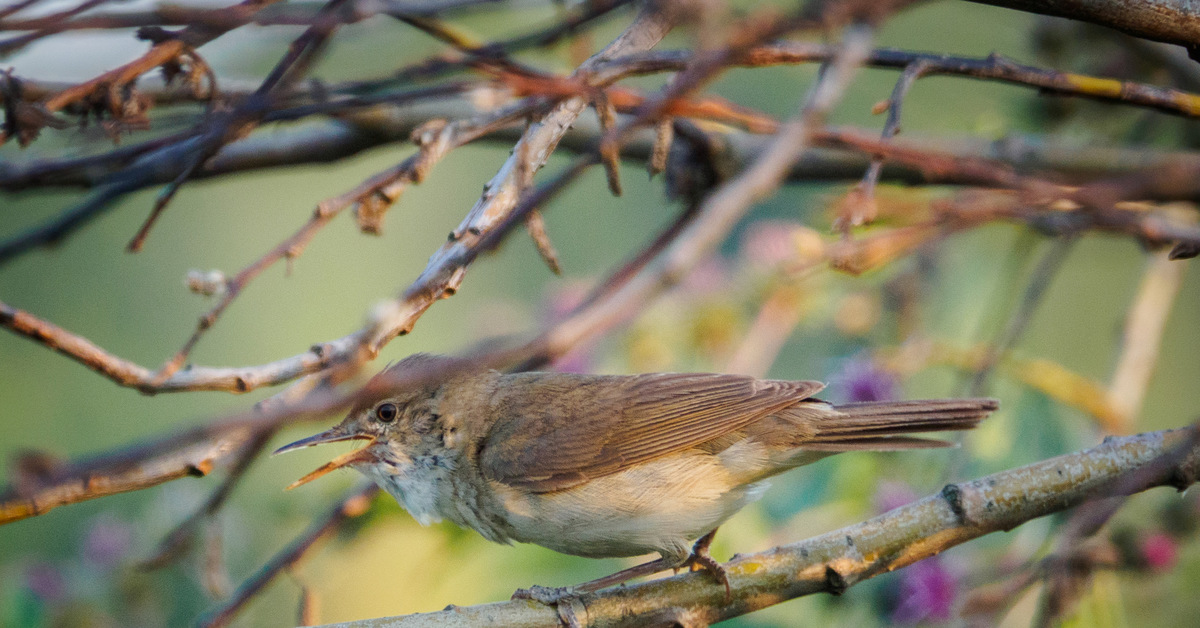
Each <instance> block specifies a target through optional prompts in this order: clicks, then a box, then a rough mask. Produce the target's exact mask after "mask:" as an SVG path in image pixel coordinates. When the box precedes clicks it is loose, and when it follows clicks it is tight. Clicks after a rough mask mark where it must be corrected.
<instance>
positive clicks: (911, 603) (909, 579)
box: [892, 556, 958, 626]
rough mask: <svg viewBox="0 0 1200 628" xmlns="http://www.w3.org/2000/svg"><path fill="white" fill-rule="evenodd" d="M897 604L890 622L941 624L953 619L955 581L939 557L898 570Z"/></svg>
mask: <svg viewBox="0 0 1200 628" xmlns="http://www.w3.org/2000/svg"><path fill="white" fill-rule="evenodd" d="M899 599H900V603H899V604H898V605H897V606H896V609H895V610H893V611H892V622H893V623H896V624H903V625H910V626H911V625H913V624H918V623H921V622H944V621H947V620H949V619H950V618H952V617H953V616H954V603H955V600H957V599H958V579H957V578H955V577H954V575H953V574H952V573H950V570H949V569H947V568H946V566H945V565H944V564H942V562H941V560H940V558H939V557H937V556H934V557H932V558H926V559H925V560H923V561H921V562H919V563H915V564H912V565H909V566H908V567H905V568H904V569H903V570H901V571H900V592H899Z"/></svg>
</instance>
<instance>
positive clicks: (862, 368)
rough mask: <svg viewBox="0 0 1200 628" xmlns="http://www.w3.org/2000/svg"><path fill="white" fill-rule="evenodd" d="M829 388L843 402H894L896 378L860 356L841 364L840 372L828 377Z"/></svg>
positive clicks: (871, 360)
mask: <svg viewBox="0 0 1200 628" xmlns="http://www.w3.org/2000/svg"><path fill="white" fill-rule="evenodd" d="M830 388H832V389H833V390H835V391H836V392H837V397H838V398H840V399H841V400H843V401H845V402H856V401H894V400H895V399H896V397H897V395H896V388H897V385H896V377H895V376H894V375H892V374H891V373H890V372H888V371H885V370H884V369H883V368H881V367H880V366H879V364H878V363H877V362H875V360H873V359H871V358H870V357H866V356H862V355H859V356H855V357H853V358H849V359H847V360H845V361H844V362H843V363H842V368H841V370H840V371H838V372H837V373H836V374H834V375H833V376H832V377H830Z"/></svg>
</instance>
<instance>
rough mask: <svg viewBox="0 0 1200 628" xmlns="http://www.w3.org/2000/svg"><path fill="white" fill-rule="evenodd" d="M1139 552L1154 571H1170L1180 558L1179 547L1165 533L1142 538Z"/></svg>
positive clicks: (1156, 533) (1139, 543)
mask: <svg viewBox="0 0 1200 628" xmlns="http://www.w3.org/2000/svg"><path fill="white" fill-rule="evenodd" d="M1138 550H1139V551H1140V553H1141V555H1142V560H1144V561H1146V566H1147V567H1149V568H1150V569H1151V570H1152V571H1168V570H1170V569H1171V567H1174V566H1175V561H1176V559H1178V558H1179V545H1178V544H1177V543H1176V542H1175V539H1173V538H1171V537H1170V535H1168V534H1167V533H1165V532H1155V533H1154V534H1150V535H1147V536H1145V537H1142V539H1141V540H1140V541H1139V542H1138Z"/></svg>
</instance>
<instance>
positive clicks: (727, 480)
mask: <svg viewBox="0 0 1200 628" xmlns="http://www.w3.org/2000/svg"><path fill="white" fill-rule="evenodd" d="M492 488H493V490H494V491H495V493H496V496H497V497H498V499H499V501H500V503H502V504H503V505H504V507H505V508H506V510H507V511H508V514H507V518H508V524H509V527H510V528H512V529H514V530H515V531H516V533H515V534H514V539H515V540H518V541H522V542H526V543H535V544H538V545H542V546H544V547H548V548H550V549H553V550H556V551H559V552H563V553H566V554H574V555H579V556H592V557H607V556H637V555H641V554H649V553H653V552H658V553H660V554H662V555H663V556H664V557H667V558H668V559H671V560H674V561H677V562H678V561H682V560H683V559H684V558H686V557H687V556H688V554H689V553H690V549H691V544H692V542H693V541H695V540H696V539H697V538H699V537H700V536H703V535H704V534H705V533H707V532H709V531H710V530H712V529H713V528H716V527H717V526H719V525H720V524H721V523H722V522H724V521H725V520H726V519H728V518H729V517H731V516H733V514H734V513H736V512H737V511H738V510H740V509H741V508H742V507H744V506H745V505H746V504H748V503H750V502H751V501H754V500H756V499H758V498H759V497H761V495H762V492H763V490H764V489H765V488H766V484H765V483H761V482H760V483H755V484H749V485H740V484H739V483H738V482H737V480H736V478H734V477H733V476H732V475H731V474H730V473H729V471H728V470H727V468H726V467H725V466H724V464H723V463H722V462H721V460H720V459H719V458H718V457H717V456H713V455H711V454H706V453H699V452H694V451H691V452H684V453H679V454H675V455H671V456H666V457H664V458H661V459H658V460H654V461H650V462H646V463H643V464H640V465H637V466H636V467H634V468H631V469H627V470H625V471H621V472H619V473H615V474H612V475H606V476H603V477H599V478H594V479H592V480H590V481H588V482H586V483H584V484H581V485H578V486H575V487H572V488H570V489H567V490H564V491H559V492H554V493H542V494H536V493H528V492H523V491H518V490H516V489H513V488H512V487H508V486H505V485H503V484H500V483H493V484H492Z"/></svg>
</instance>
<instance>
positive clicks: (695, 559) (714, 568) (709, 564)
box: [681, 530, 733, 601]
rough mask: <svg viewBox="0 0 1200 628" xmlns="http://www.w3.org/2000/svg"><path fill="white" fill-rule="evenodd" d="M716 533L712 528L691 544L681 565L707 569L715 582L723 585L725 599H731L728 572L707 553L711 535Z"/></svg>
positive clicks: (693, 568) (692, 568) (710, 543)
mask: <svg viewBox="0 0 1200 628" xmlns="http://www.w3.org/2000/svg"><path fill="white" fill-rule="evenodd" d="M716 535H717V531H716V530H713V531H712V532H709V533H708V534H705V535H704V536H702V537H700V540H698V541H696V544H695V545H694V546H692V555H691V556H688V557H687V560H686V561H684V563H683V565H681V566H682V567H688V568H689V569H691V570H692V571H707V572H708V573H710V574H712V577H713V578H715V579H716V581H717V582H720V583H721V584H723V585H725V600H726V601H729V600H731V599H733V589H732V588H731V587H730V586H729V573H728V572H726V571H725V568H724V567H722V566H721V563H719V562H717V559H715V558H713V557H712V555H710V554H709V553H708V546H709V545H712V540H713V537H714V536H716Z"/></svg>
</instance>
